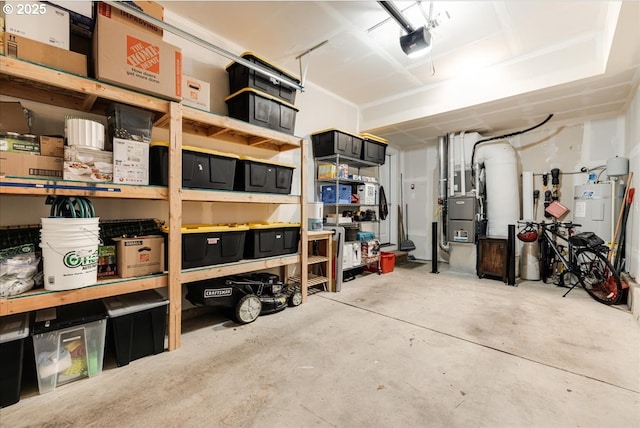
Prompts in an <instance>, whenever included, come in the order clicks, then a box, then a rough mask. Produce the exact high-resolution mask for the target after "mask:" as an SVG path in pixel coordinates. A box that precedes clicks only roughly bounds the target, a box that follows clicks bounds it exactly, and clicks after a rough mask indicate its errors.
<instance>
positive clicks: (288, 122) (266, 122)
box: [224, 88, 298, 135]
mask: <svg viewBox="0 0 640 428" xmlns="http://www.w3.org/2000/svg"><path fill="white" fill-rule="evenodd" d="M224 101H225V102H226V103H227V107H228V110H229V116H231V117H233V118H234V119H238V120H242V121H245V122H249V123H251V124H253V125H258V126H262V127H264V128H269V129H273V130H276V131H280V132H283V133H286V134H289V135H293V131H294V128H295V126H296V113H298V109H297V108H295V107H294V106H293V105H291V104H289V103H287V102H285V101H282V100H279V99H277V98H275V97H273V96H271V95H269V94H265V93H264V92H260V91H257V90H255V89H251V88H245V89H241V90H239V91H238V92H235V93H234V94H232V95H229V96H228V97H227V98H225V100H224Z"/></svg>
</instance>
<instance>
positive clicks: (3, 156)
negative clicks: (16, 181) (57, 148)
mask: <svg viewBox="0 0 640 428" xmlns="http://www.w3.org/2000/svg"><path fill="white" fill-rule="evenodd" d="M62 164H63V160H62V158H56V157H52V156H39V155H36V154H29V153H26V154H25V153H13V152H0V176H9V175H12V176H17V177H38V178H62Z"/></svg>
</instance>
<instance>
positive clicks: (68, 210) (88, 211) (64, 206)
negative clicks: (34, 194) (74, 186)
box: [45, 196, 96, 218]
mask: <svg viewBox="0 0 640 428" xmlns="http://www.w3.org/2000/svg"><path fill="white" fill-rule="evenodd" d="M45 203H46V204H51V210H50V212H49V217H66V218H91V217H95V216H96V212H95V209H94V208H93V204H92V203H91V201H90V200H89V199H87V198H85V197H82V196H78V197H68V196H57V197H56V198H54V199H51V198H47V201H46V202H45Z"/></svg>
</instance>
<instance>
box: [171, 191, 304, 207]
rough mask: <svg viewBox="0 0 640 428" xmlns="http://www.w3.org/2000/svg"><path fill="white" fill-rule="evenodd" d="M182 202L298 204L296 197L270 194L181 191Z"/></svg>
mask: <svg viewBox="0 0 640 428" xmlns="http://www.w3.org/2000/svg"><path fill="white" fill-rule="evenodd" d="M182 200H183V201H201V202H241V203H245V202H250V203H262V204H299V203H300V196H298V195H278V194H272V193H250V192H230V191H222V190H195V189H183V190H182Z"/></svg>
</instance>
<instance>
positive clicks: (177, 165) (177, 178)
mask: <svg viewBox="0 0 640 428" xmlns="http://www.w3.org/2000/svg"><path fill="white" fill-rule="evenodd" d="M170 107H171V108H170V117H171V121H170V122H169V141H170V143H169V159H171V162H169V240H168V246H169V248H168V254H169V328H168V336H169V350H170V351H173V350H175V349H178V348H180V335H181V334H182V278H181V275H180V270H181V269H182V106H181V105H180V104H178V103H171V106H170Z"/></svg>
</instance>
